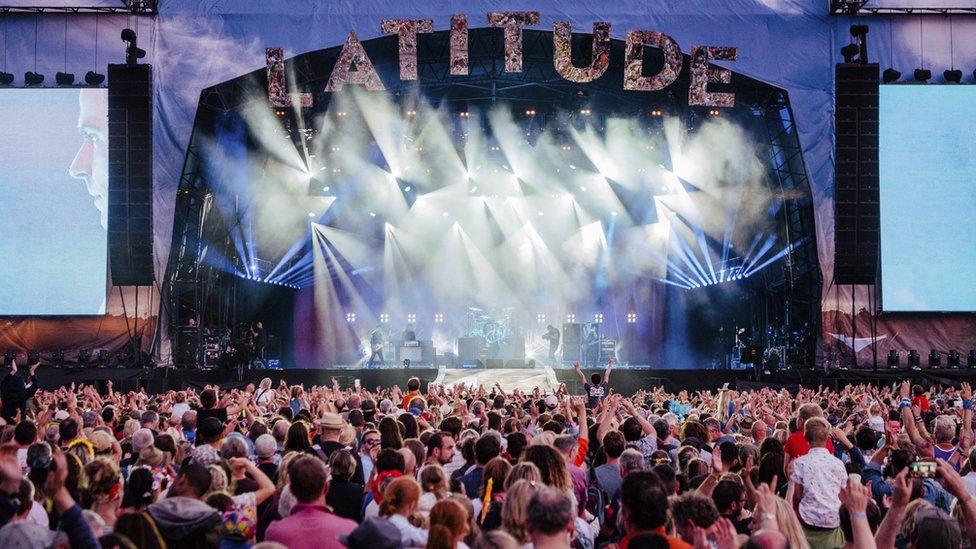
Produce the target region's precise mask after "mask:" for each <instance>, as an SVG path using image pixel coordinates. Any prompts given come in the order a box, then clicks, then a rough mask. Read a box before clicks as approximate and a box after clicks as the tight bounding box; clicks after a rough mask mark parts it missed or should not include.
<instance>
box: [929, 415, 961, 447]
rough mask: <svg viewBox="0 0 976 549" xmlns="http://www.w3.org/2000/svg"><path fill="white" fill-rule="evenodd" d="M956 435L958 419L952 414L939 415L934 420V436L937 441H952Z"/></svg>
mask: <svg viewBox="0 0 976 549" xmlns="http://www.w3.org/2000/svg"><path fill="white" fill-rule="evenodd" d="M954 436H956V420H954V419H952V417H951V416H939V417H937V418H935V421H934V422H932V437H933V438H934V439H935V441H936V442H941V443H948V442H952V437H954Z"/></svg>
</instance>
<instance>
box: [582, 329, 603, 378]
mask: <svg viewBox="0 0 976 549" xmlns="http://www.w3.org/2000/svg"><path fill="white" fill-rule="evenodd" d="M599 359H600V327H599V326H598V325H596V324H593V323H590V322H587V323H586V324H585V325H584V326H583V365H584V366H586V367H590V366H595V365H596V363H597V362H598V361H599Z"/></svg>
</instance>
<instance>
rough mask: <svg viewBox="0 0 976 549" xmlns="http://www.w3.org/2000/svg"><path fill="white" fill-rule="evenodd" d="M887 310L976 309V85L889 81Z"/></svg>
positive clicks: (883, 117) (883, 148) (885, 109)
mask: <svg viewBox="0 0 976 549" xmlns="http://www.w3.org/2000/svg"><path fill="white" fill-rule="evenodd" d="M880 101H881V103H880V113H879V116H880V133H879V141H880V143H879V148H880V150H879V158H878V160H879V165H880V168H879V169H880V177H881V181H880V185H881V273H882V274H881V288H882V292H881V298H882V307H883V309H884V310H886V311H892V312H899V311H938V312H970V311H976V284H973V281H974V280H976V278H974V276H973V273H972V266H973V265H976V87H973V86H951V85H943V86H939V85H890V86H881V97H880Z"/></svg>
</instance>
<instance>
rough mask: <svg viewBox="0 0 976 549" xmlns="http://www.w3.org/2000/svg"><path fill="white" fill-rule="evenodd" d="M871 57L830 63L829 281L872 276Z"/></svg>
mask: <svg viewBox="0 0 976 549" xmlns="http://www.w3.org/2000/svg"><path fill="white" fill-rule="evenodd" d="M878 81H879V72H878V65H877V63H869V64H863V65H862V64H855V63H839V64H838V65H837V66H836V79H835V85H836V94H835V98H836V99H835V101H836V103H835V109H834V117H835V122H836V124H835V131H836V135H835V140H834V142H835V144H836V145H835V147H836V149H835V151H834V173H835V174H836V175H835V177H836V193H835V195H834V283H835V284H874V283H875V281H876V280H877V277H878V253H879V252H878V250H879V243H880V223H879V216H880V193H879V190H878V185H879V178H878Z"/></svg>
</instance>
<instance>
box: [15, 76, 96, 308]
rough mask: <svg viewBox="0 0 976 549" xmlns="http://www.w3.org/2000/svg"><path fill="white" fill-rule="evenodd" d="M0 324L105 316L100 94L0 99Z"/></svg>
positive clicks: (30, 93)
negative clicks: (1, 318) (25, 318)
mask: <svg viewBox="0 0 976 549" xmlns="http://www.w3.org/2000/svg"><path fill="white" fill-rule="evenodd" d="M0 121H2V122H3V123H2V124H0V315H95V314H103V313H104V312H105V289H106V279H107V274H106V269H107V266H106V250H107V246H106V240H107V236H108V233H107V230H106V227H107V213H108V130H107V126H108V104H107V91H106V90H105V89H5V90H0Z"/></svg>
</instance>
